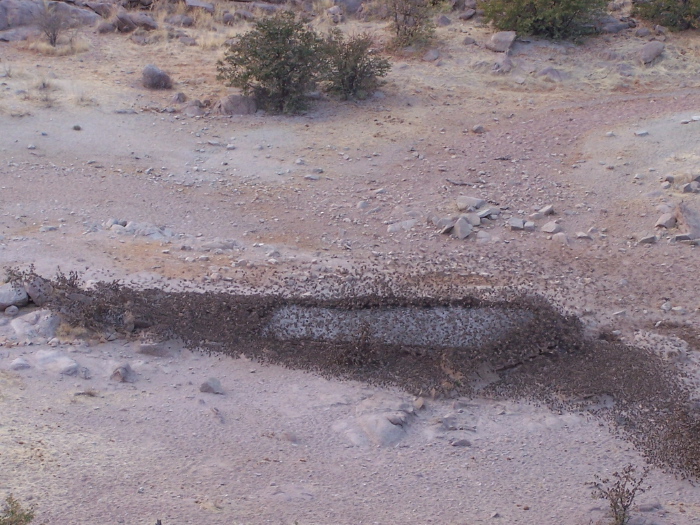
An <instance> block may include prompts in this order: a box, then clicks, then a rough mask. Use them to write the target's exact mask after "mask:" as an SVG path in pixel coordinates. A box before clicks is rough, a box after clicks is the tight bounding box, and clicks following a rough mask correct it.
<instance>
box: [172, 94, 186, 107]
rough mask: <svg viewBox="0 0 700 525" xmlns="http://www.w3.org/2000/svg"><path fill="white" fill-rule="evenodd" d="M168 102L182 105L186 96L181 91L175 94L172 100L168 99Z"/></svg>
mask: <svg viewBox="0 0 700 525" xmlns="http://www.w3.org/2000/svg"><path fill="white" fill-rule="evenodd" d="M170 102H171V103H173V104H184V103H185V102H187V95H185V94H184V93H183V92H182V91H180V92H179V93H175V94H174V95H173V98H171V99H170Z"/></svg>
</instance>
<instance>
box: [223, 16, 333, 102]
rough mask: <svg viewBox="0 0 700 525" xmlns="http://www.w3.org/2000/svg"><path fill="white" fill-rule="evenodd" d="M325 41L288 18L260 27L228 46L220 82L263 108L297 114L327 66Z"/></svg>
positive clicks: (271, 20)
mask: <svg viewBox="0 0 700 525" xmlns="http://www.w3.org/2000/svg"><path fill="white" fill-rule="evenodd" d="M322 45H323V40H322V39H321V38H320V37H319V35H318V34H317V33H316V32H315V31H313V30H311V29H308V28H307V27H306V26H305V25H304V24H303V23H302V22H301V21H299V20H297V19H296V17H295V15H294V14H293V13H290V12H284V13H281V14H278V15H275V16H273V17H270V18H266V19H262V20H259V21H257V22H255V24H254V27H253V29H252V30H251V31H249V32H247V33H245V34H244V35H242V36H241V37H240V39H239V40H238V41H237V42H236V43H234V44H232V45H230V46H228V50H227V51H226V55H225V57H224V59H223V60H221V61H219V63H218V72H219V74H218V78H219V79H220V80H223V81H224V82H226V83H227V84H228V85H230V86H233V87H237V88H240V89H241V90H242V91H243V93H244V94H246V95H251V94H252V95H253V96H254V97H255V99H256V101H257V103H258V105H259V106H260V107H263V108H265V109H267V110H269V111H273V112H277V113H296V112H299V111H301V110H303V109H304V108H305V107H306V97H305V95H306V93H307V92H308V91H309V90H310V89H311V88H312V86H313V85H314V83H315V81H316V79H317V77H318V73H319V72H320V70H321V67H322V66H323V55H322V52H321V51H322V50H321V48H322Z"/></svg>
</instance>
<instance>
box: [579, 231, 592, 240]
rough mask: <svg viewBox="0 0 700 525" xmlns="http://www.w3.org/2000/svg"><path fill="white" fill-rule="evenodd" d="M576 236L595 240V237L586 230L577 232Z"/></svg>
mask: <svg viewBox="0 0 700 525" xmlns="http://www.w3.org/2000/svg"><path fill="white" fill-rule="evenodd" d="M576 238H577V239H583V240H587V241H591V240H593V237H591V236H590V234H588V233H586V232H576Z"/></svg>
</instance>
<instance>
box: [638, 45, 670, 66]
mask: <svg viewBox="0 0 700 525" xmlns="http://www.w3.org/2000/svg"><path fill="white" fill-rule="evenodd" d="M665 48H666V45H665V44H664V43H663V42H659V41H658V40H654V41H652V42H648V43H646V44H644V46H643V47H642V49H641V50H640V51H639V59H640V60H641V62H642V64H651V63H652V62H653V61H654V60H656V59H657V58H658V57H659V56H660V55H661V53H663V51H664V49H665Z"/></svg>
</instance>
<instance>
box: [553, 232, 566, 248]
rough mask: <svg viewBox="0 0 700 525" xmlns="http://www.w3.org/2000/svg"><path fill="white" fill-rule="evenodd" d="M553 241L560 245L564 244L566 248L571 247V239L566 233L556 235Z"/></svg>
mask: <svg viewBox="0 0 700 525" xmlns="http://www.w3.org/2000/svg"><path fill="white" fill-rule="evenodd" d="M552 240H553V241H556V242H558V243H559V244H563V245H564V246H568V245H569V238H568V237H567V236H566V234H565V233H564V232H559V233H555V234H554V235H552Z"/></svg>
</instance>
